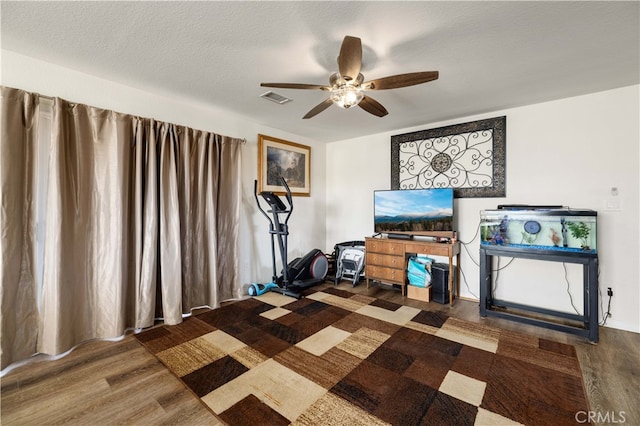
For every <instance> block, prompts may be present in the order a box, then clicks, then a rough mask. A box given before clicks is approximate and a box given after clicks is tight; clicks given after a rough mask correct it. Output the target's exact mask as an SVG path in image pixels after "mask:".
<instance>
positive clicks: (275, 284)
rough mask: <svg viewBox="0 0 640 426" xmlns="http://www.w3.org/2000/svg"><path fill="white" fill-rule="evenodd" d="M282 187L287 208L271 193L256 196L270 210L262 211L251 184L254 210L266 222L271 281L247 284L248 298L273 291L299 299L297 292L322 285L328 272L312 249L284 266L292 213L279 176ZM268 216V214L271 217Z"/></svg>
mask: <svg viewBox="0 0 640 426" xmlns="http://www.w3.org/2000/svg"><path fill="white" fill-rule="evenodd" d="M280 180H281V182H282V186H283V187H284V188H285V190H286V201H287V204H288V206H287V205H285V203H284V202H283V201H282V199H280V197H278V195H276V194H275V193H273V192H272V191H263V192H261V193H260V196H262V198H263V199H264V200H265V201H266V202H267V204H269V207H270V208H271V210H268V212H267V211H265V210H264V209H263V208H262V206H261V205H260V199H259V198H258V181H257V180H256V181H255V182H254V186H253V194H254V197H255V199H256V203H257V205H258V209H259V210H260V212H261V213H262V214H263V215H264V217H266V218H267V220H268V221H269V234H270V235H271V262H272V266H273V277H272V280H271V282H270V283H268V284H256V283H254V284H251V286H250V287H249V295H250V296H256V295H261V294H264V293H266V292H267V291H273V292H277V293H280V294H284V295H287V296H291V297H295V298H296V299H299V298H300V297H301V296H302V295H301V292H302V291H303V290H305V289H307V288H309V287H312V286H314V285H316V284H319V283H321V282H324V281H325V278H326V276H327V272H328V271H329V262H328V260H327V257H326V256H325V255H324V253H322V251H321V250H319V249H313V250H311V251H310V252H309V253H307V254H306V255H304V256H303V257H299V258H296V259H294V260H293V261H291V263H287V249H288V247H287V238H288V236H289V226H288V225H287V223H288V222H289V218H290V217H291V213H292V212H293V197H292V196H291V190H290V189H289V185H287V181H286V180H285V179H284V178H283V177H282V176H281V177H280ZM268 213H271V217H270V216H269V214H268ZM281 215H286V216H285V219H284V221H282V220H281V219H280V216H281ZM276 240H277V241H278V249H279V252H280V259H281V260H282V273H281V275H279V276H278V275H277V272H276V271H277V269H276V245H275V241H276Z"/></svg>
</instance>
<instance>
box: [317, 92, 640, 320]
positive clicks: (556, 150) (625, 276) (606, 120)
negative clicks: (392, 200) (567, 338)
mask: <svg viewBox="0 0 640 426" xmlns="http://www.w3.org/2000/svg"><path fill="white" fill-rule="evenodd" d="M639 91H640V90H639V86H631V87H625V88H621V89H616V90H611V91H606V92H601V93H594V94H590V95H586V96H580V97H575V98H569V99H562V100H558V101H554V102H547V103H541V104H537V105H530V106H526V107H521V108H513V109H508V110H504V111H495V112H492V113H488V114H483V115H478V116H472V117H460V118H459V119H455V120H451V121H447V122H440V123H430V124H428V125H424V126H420V127H415V128H407V129H399V130H397V131H394V132H390V133H382V134H377V135H373V136H367V137H362V138H355V139H350V140H344V141H339V142H335V143H331V144H329V145H328V146H327V162H326V164H327V172H326V177H327V182H326V185H327V206H326V212H327V243H326V245H327V247H330V246H332V245H333V244H336V243H338V242H341V241H346V240H356V239H363V238H364V237H365V236H369V235H372V234H373V191H374V190H376V189H389V188H390V182H391V180H390V179H391V168H390V154H391V136H392V135H395V134H402V133H407V132H412V131H417V130H424V129H431V128H436V127H441V126H446V125H450V124H458V123H464V122H468V121H473V120H477V119H482V118H490V117H498V116H502V115H506V117H507V142H506V145H507V161H506V169H507V180H506V187H507V196H506V197H505V198H465V199H456V200H455V213H456V226H457V230H458V231H459V238H460V240H461V241H462V242H465V243H468V244H466V247H465V248H464V249H463V253H462V260H461V266H462V269H463V273H464V275H463V280H462V281H461V295H462V296H463V297H468V298H474V299H477V298H478V296H479V287H478V275H479V271H478V266H477V263H478V248H479V241H478V238H477V237H476V238H475V239H474V236H475V235H476V231H477V228H478V225H479V220H480V218H479V213H480V211H481V210H484V209H494V208H496V207H497V205H498V204H505V203H523V204H561V205H565V206H569V207H572V208H587V209H594V210H597V211H598V242H597V244H598V257H599V262H600V288H601V290H602V297H601V301H602V303H601V305H602V306H603V307H604V309H605V311H606V307H607V287H611V288H612V289H613V292H614V296H613V299H612V301H611V313H612V314H613V315H612V317H611V318H609V319H608V320H607V325H608V326H611V327H616V328H621V329H625V330H632V331H635V332H639V331H640V316H639V311H640V309H639V307H640V292H639V287H640V279H639V277H640V268H639V263H640V262H639V260H640V249H639V248H640V233H639V225H640V220H639V217H640V209H639V201H638V200H639V195H640V188H639V187H640V174H639V168H640V166H639V165H640V152H639V141H640V136H639V127H640V119H639V116H640V111H639ZM612 187H616V188H618V191H619V195H618V196H617V197H613V196H612V195H611V192H610V190H611V188H612ZM612 199H613V200H615V201H618V202H619V203H620V205H621V206H622V208H621V210H620V211H608V210H605V202H606V201H607V200H612ZM472 240H473V241H472ZM508 260H509V259H506V258H502V260H501V263H500V266H501V267H502V266H505V265H506V263H507V261H508ZM567 271H568V274H567V277H568V280H569V283H570V284H569V290H570V293H571V296H572V297H573V301H574V304H575V306H576V307H577V308H578V310H579V311H580V312H581V311H582V306H583V304H582V268H581V266H578V265H572V264H568V265H567ZM496 297H499V298H503V299H506V300H512V301H518V302H520V303H528V304H534V305H540V306H544V307H547V308H549V309H557V310H562V311H566V312H574V310H573V308H572V306H571V301H570V298H569V294H568V291H567V282H566V281H565V273H564V269H563V265H562V264H561V263H556V262H535V261H529V260H523V259H516V260H515V261H514V262H513V263H512V264H511V265H510V266H508V267H507V268H505V269H504V270H502V271H501V272H500V275H499V283H498V288H497V290H496Z"/></svg>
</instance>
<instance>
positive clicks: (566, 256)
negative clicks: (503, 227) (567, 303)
mask: <svg viewBox="0 0 640 426" xmlns="http://www.w3.org/2000/svg"><path fill="white" fill-rule="evenodd" d="M493 256H503V257H512V258H513V257H516V258H524V259H533V260H547V261H552V262H565V263H578V264H582V265H583V284H584V297H583V300H584V309H583V315H576V314H570V313H566V312H560V311H555V310H550V309H544V308H540V307H536V306H528V305H523V304H519V303H513V302H507V301H504V300H498V299H494V298H493V291H492V289H493V277H492V270H491V268H492V264H493V262H492V259H493ZM510 308H511V309H512V310H514V309H515V310H519V311H529V312H535V313H538V314H542V315H544V316H548V317H556V318H564V319H568V320H572V321H574V322H576V323H581V324H582V325H579V324H576V325H575V326H574V325H569V324H563V323H561V322H559V321H558V322H556V321H555V319H554V320H553V321H552V320H546V319H541V318H534V317H531V316H527V315H523V313H517V312H510V311H509V309H510ZM480 316H482V317H487V316H493V317H500V318H506V319H510V320H513V321H518V322H522V323H525V324H532V325H537V326H541V327H545V328H548V329H552V330H559V331H564V332H566V333H572V334H577V335H579V336H584V337H588V338H589V340H590V341H591V342H593V343H597V342H598V255H597V253H593V252H565V251H561V250H539V249H528V248H521V247H505V246H493V245H485V244H481V245H480Z"/></svg>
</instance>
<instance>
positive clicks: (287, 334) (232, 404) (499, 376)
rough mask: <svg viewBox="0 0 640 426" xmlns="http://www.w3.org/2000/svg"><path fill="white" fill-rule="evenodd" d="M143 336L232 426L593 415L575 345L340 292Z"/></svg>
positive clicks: (241, 305) (554, 419) (220, 312)
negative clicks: (589, 408)
mask: <svg viewBox="0 0 640 426" xmlns="http://www.w3.org/2000/svg"><path fill="white" fill-rule="evenodd" d="M136 337H137V339H138V340H139V341H140V342H141V343H142V344H143V345H144V346H145V347H146V348H147V349H148V350H149V351H150V352H152V353H153V354H154V355H155V356H156V357H157V358H158V359H159V360H160V361H162V362H163V363H164V364H165V365H166V366H167V367H168V368H169V369H170V370H171V371H172V372H173V373H174V374H175V375H176V376H177V377H179V378H180V379H181V380H182V381H183V382H184V384H185V385H186V386H187V387H189V388H190V389H191V390H192V391H193V392H194V393H195V394H196V395H198V397H200V398H201V400H202V402H203V403H204V404H206V405H207V406H208V407H209V408H210V409H211V410H212V411H213V412H214V413H215V414H216V415H218V417H219V418H220V419H222V420H223V421H224V422H226V423H228V424H230V425H288V424H294V425H378V424H380V425H384V424H393V425H403V426H407V425H429V424H433V425H473V424H476V425H508V424H531V425H543V424H553V425H562V424H575V415H576V413H577V412H578V411H583V412H584V411H588V403H587V400H586V397H585V393H584V388H583V383H582V376H581V372H580V366H579V363H578V360H577V358H576V352H575V348H574V347H573V346H570V345H565V344H562V343H557V342H553V341H549V340H545V339H540V338H536V337H532V336H525V335H521V334H517V333H513V332H510V331H505V330H499V329H496V328H491V327H487V326H484V325H482V324H474V323H470V322H466V321H461V320H458V319H455V318H452V317H447V316H446V315H444V314H442V313H437V312H428V311H421V310H419V309H416V308H412V307H409V306H402V305H398V304H395V303H390V302H387V301H383V300H379V299H375V298H372V297H367V296H364V295H358V294H353V293H350V292H347V291H344V290H340V289H338V288H327V289H324V290H323V291H320V292H312V293H310V294H308V295H307V296H306V297H305V298H302V299H300V300H296V299H293V298H290V297H287V296H283V295H280V294H276V293H267V294H264V295H262V296H259V297H254V298H251V299H246V300H243V301H239V302H236V303H233V304H229V305H225V306H224V307H222V308H219V309H215V310H212V311H207V312H205V313H202V314H200V315H197V316H193V317H190V318H188V319H186V320H185V321H184V322H183V323H181V324H179V325H176V326H159V327H156V328H152V329H150V330H148V331H145V332H143V333H140V334H138V335H136Z"/></svg>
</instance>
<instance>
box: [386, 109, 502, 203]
mask: <svg viewBox="0 0 640 426" xmlns="http://www.w3.org/2000/svg"><path fill="white" fill-rule="evenodd" d="M506 126H507V118H506V116H503V117H496V118H489V119H485V120H478V121H472V122H469V123H463V124H456V125H453V126H446V127H439V128H436V129H429V130H421V131H418V132H413V133H405V134H402V135H395V136H392V137H391V189H416V188H453V189H454V191H453V192H454V196H455V197H456V198H471V197H504V196H506V171H505V159H506Z"/></svg>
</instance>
